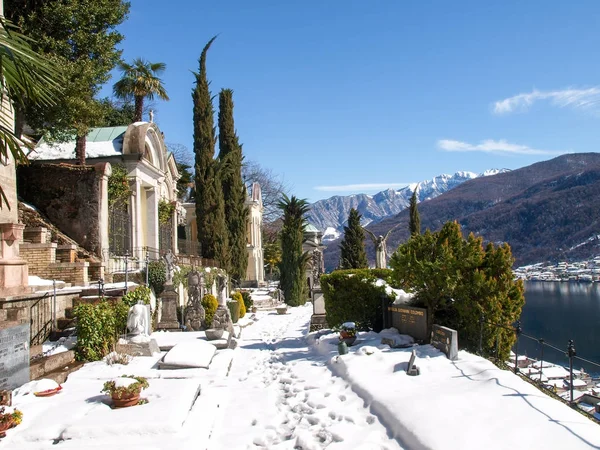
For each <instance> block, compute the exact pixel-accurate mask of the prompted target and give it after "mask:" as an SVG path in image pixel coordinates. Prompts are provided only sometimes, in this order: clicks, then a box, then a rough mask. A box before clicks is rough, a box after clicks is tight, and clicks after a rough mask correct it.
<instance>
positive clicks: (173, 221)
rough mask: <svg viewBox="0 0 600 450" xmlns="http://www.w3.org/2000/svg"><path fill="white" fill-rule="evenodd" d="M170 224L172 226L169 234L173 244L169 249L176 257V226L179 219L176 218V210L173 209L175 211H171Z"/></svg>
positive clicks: (177, 251) (177, 250)
mask: <svg viewBox="0 0 600 450" xmlns="http://www.w3.org/2000/svg"><path fill="white" fill-rule="evenodd" d="M171 223H172V224H173V230H172V232H171V236H172V241H173V242H172V243H171V248H172V249H173V254H174V255H178V254H179V247H178V246H177V224H178V223H179V218H178V217H177V208H175V211H173V217H172V219H171Z"/></svg>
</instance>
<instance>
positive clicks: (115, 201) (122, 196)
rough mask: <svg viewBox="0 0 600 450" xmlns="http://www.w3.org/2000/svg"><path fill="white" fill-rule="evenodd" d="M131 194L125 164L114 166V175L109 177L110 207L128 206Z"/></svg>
mask: <svg viewBox="0 0 600 450" xmlns="http://www.w3.org/2000/svg"><path fill="white" fill-rule="evenodd" d="M131 193H132V191H131V187H129V179H128V178H127V169H126V168H125V166H124V165H123V164H115V165H113V166H112V174H111V175H110V177H108V206H109V207H113V206H115V205H128V204H129V197H131Z"/></svg>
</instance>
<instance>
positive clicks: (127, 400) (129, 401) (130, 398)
mask: <svg viewBox="0 0 600 450" xmlns="http://www.w3.org/2000/svg"><path fill="white" fill-rule="evenodd" d="M111 398H112V401H113V406H114V407H115V408H127V407H128V406H134V405H137V404H138V402H139V401H140V393H139V392H134V393H132V394H128V395H127V394H126V395H122V396H121V398H117V397H115V396H114V394H113V395H112V396H111Z"/></svg>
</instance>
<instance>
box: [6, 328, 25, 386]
mask: <svg viewBox="0 0 600 450" xmlns="http://www.w3.org/2000/svg"><path fill="white" fill-rule="evenodd" d="M28 382H29V324H28V323H26V324H23V325H18V326H16V327H11V328H5V329H3V330H0V390H4V389H16V388H18V387H19V386H22V385H24V384H25V383H28Z"/></svg>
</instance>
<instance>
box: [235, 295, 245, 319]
mask: <svg viewBox="0 0 600 450" xmlns="http://www.w3.org/2000/svg"><path fill="white" fill-rule="evenodd" d="M231 298H232V299H234V300H236V301H237V302H238V303H239V304H240V319H241V318H242V317H244V316H245V315H246V304H245V303H244V297H243V296H242V293H241V292H240V291H235V292H234V293H233V294H231Z"/></svg>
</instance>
